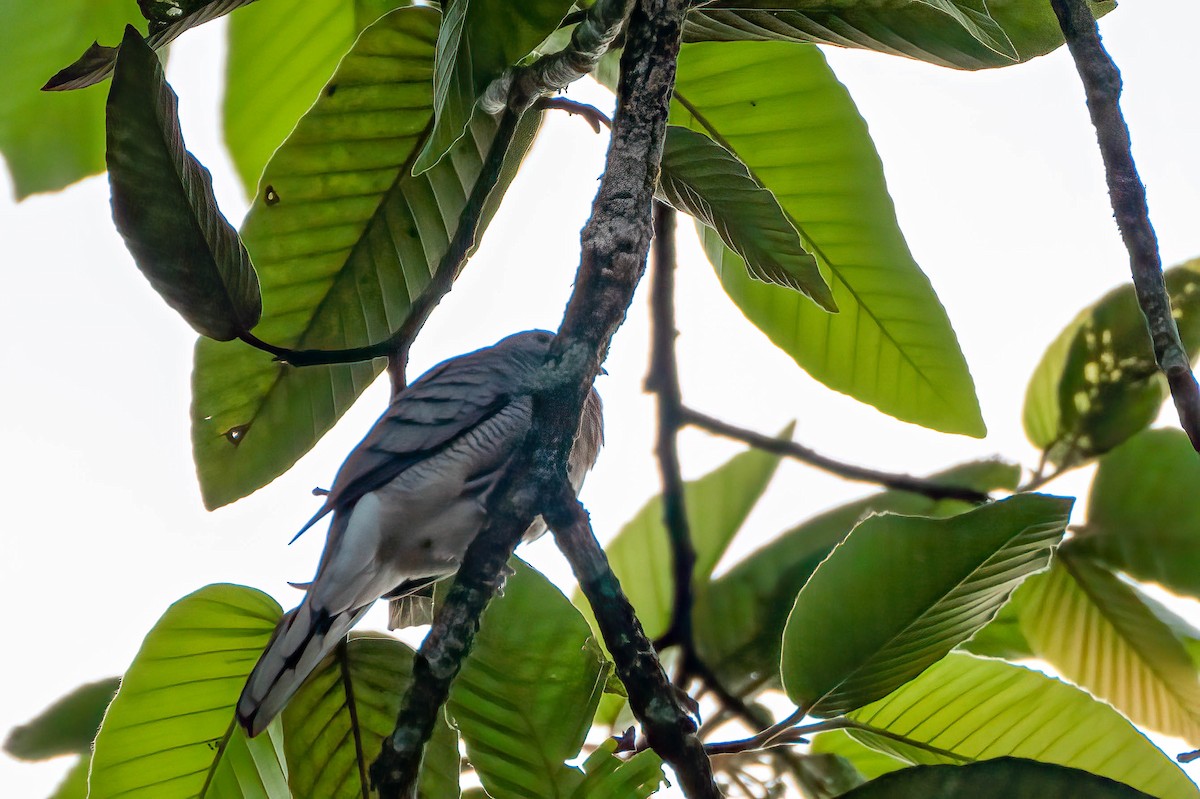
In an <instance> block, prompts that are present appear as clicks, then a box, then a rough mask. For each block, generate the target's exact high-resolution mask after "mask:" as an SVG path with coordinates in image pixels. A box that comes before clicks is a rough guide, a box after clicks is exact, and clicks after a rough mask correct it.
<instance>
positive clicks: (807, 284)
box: [658, 125, 837, 311]
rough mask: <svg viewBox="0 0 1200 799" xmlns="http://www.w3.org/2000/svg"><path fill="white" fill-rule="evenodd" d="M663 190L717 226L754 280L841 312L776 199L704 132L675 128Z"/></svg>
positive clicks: (679, 206) (672, 127)
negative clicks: (797, 294) (804, 296)
mask: <svg viewBox="0 0 1200 799" xmlns="http://www.w3.org/2000/svg"><path fill="white" fill-rule="evenodd" d="M658 188H659V193H660V194H661V196H662V197H663V199H665V200H666V201H667V202H668V203H670V204H671V205H672V206H674V207H675V208H677V209H679V210H680V211H683V212H684V213H688V214H691V215H692V216H694V217H695V218H696V219H698V220H700V221H701V222H703V223H704V224H706V225H708V226H709V227H710V228H712V229H713V230H714V231H715V232H716V233H717V234H718V235H719V236H720V237H721V241H723V242H725V245H726V246H727V247H729V248H730V249H732V250H733V251H734V252H736V253H737V254H738V255H739V256H741V257H742V259H743V260H744V261H745V263H746V269H748V270H749V272H750V276H751V277H753V278H755V279H756V280H761V281H763V282H764V283H773V284H775V285H777V286H785V287H787V288H791V289H795V290H796V291H799V292H803V293H804V294H805V295H806V296H807V297H809V298H811V299H812V300H813V301H814V302H816V303H817V304H818V305H820V306H821V307H822V308H824V309H825V310H827V311H836V310H837V305H836V304H835V303H834V301H833V295H831V294H830V293H829V285H828V284H827V283H826V282H825V279H824V278H823V277H821V271H820V270H819V269H818V268H817V259H816V258H814V257H813V256H812V253H810V252H808V251H807V250H805V249H804V245H803V244H802V243H801V242H800V236H799V235H797V233H796V229H795V228H794V227H792V223H791V222H789V221H788V218H787V215H786V214H785V213H784V212H783V209H782V208H780V207H779V203H778V202H777V201H776V200H775V196H774V195H773V194H771V192H769V191H767V190H766V189H764V188H763V187H762V186H760V185H759V184H758V183H757V181H755V180H754V178H752V177H751V176H750V173H749V171H748V170H747V169H746V165H745V164H743V163H742V162H740V161H738V159H737V156H735V155H734V154H733V153H731V152H729V151H728V150H726V149H725V148H724V147H722V146H721V145H719V144H717V143H716V142H714V141H713V140H712V139H710V138H708V137H707V136H705V135H704V134H703V133H697V132H695V131H693V130H689V129H687V128H682V127H679V126H678V125H669V126H668V127H667V137H666V141H665V142H664V144H663V157H662V173H661V174H660V175H659V179H658Z"/></svg>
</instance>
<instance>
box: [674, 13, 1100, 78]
mask: <svg viewBox="0 0 1200 799" xmlns="http://www.w3.org/2000/svg"><path fill="white" fill-rule="evenodd" d="M1089 5H1090V6H1091V8H1092V11H1093V13H1094V14H1095V15H1096V16H1097V17H1099V16H1102V15H1103V14H1105V13H1107V12H1108V11H1110V10H1111V9H1113V8H1114V7H1115V6H1116V3H1112V2H1100V3H1097V2H1089ZM683 36H684V41H688V42H700V41H743V40H755V41H767V40H772V39H782V40H784V41H792V42H812V43H815V44H833V45H838V46H839V47H854V48H862V49H865V50H874V51H876V52H880V53H888V54H891V55H900V56H907V57H908V58H915V59H918V60H921V61H927V62H929V63H931V64H938V65H940V66H945V67H955V68H957V69H987V68H990V67H1004V66H1009V65H1012V64H1017V63H1021V62H1024V61H1028V60H1029V59H1031V58H1035V57H1037V56H1040V55H1044V54H1046V53H1048V52H1050V51H1051V50H1053V49H1055V48H1057V47H1059V46H1060V45H1061V44H1062V43H1063V38H1062V32H1061V31H1060V29H1059V27H1058V21H1057V20H1056V19H1055V18H1054V12H1053V10H1052V9H1051V8H1050V5H1049V4H1048V3H1044V2H1042V0H1006V2H995V0H993V1H992V2H987V3H985V2H983V0H932V2H924V1H923V0H910V1H909V2H904V3H866V2H850V3H845V2H824V3H821V2H817V3H814V2H808V0H805V1H804V2H799V1H798V0H716V1H715V2H713V3H709V4H706V5H704V6H703V7H701V8H698V9H696V10H694V11H693V12H692V13H690V14H689V15H688V18H687V22H686V24H685V27H684V31H683Z"/></svg>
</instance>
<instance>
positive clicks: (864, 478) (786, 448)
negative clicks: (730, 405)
mask: <svg viewBox="0 0 1200 799" xmlns="http://www.w3.org/2000/svg"><path fill="white" fill-rule="evenodd" d="M680 415H681V416H682V418H683V421H684V422H685V423H686V424H690V425H693V426H695V427H699V428H700V429H701V430H707V431H708V432H710V433H714V434H716V435H719V436H724V437H726V438H732V439H735V440H737V441H744V442H745V443H747V444H749V445H750V446H752V447H756V448H757V449H761V450H763V451H765V452H773V453H775V454H776V455H783V456H786V457H788V458H795V459H796V460H798V461H803V462H804V463H807V464H808V465H810V466H815V467H817V468H818V469H822V470H824V471H827V472H829V473H830V474H836V475H837V476H838V477H844V478H846V479H847V480H858V481H861V482H865V483H877V484H879V485H881V486H884V487H885V488H891V489H895V490H897V491H908V492H909V493H912V494H920V495H922V496H926V497H929V498H930V499H958V500H962V501H963V502H973V503H975V504H982V503H984V502H988V501H989V499H990V497H988V495H987V494H985V493H983V492H982V491H976V490H975V489H973V488H964V487H961V486H953V485H946V484H945V483H942V482H939V481H937V480H927V479H922V478H920V477H913V476H911V475H907V474H896V473H894V472H881V471H878V470H876V469H867V468H865V467H862V466H854V465H853V464H849V463H842V462H841V461H835V460H833V459H832V458H827V457H825V456H824V455H821V454H820V453H817V452H814V451H813V450H811V449H809V448H808V447H805V446H803V445H801V444H797V443H795V442H794V441H780V440H779V439H777V438H771V437H770V436H764V435H762V434H761V433H756V432H754V431H753V430H746V429H745V428H741V427H736V426H734V425H731V424H729V423H727V422H722V421H721V420H720V419H714V418H713V417H711V416H706V415H705V414H703V413H700V412H699V411H695V410H692V409H691V408H687V407H684V408H681V409H680Z"/></svg>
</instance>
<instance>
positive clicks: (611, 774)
mask: <svg viewBox="0 0 1200 799" xmlns="http://www.w3.org/2000/svg"><path fill="white" fill-rule="evenodd" d="M616 748H617V742H616V740H615V739H612V738H609V739H608V740H606V741H605V742H604V743H602V744H600V745H599V746H598V747H596V751H594V752H592V753H591V754H590V755H588V758H587V760H585V761H583V771H584V778H583V781H582V782H580V783H579V787H578V788H576V789H575V791H574V793H572V794H571V795H570V796H571V799H610V797H621V799H646V797H648V796H650V795H651V794H653V793H654V792H655V791H656V790H658V786H659V785H660V784H661V783H662V782H663V771H662V760H661V759H660V758H659V756H658V755H657V754H655V753H654V750H653V749H644V750H642V751H641V752H638V753H637V754H636V755H634V756H633V757H631V758H629V759H628V760H622V759H621V758H619V757H617V756H616V755H615V754H614V752H615V751H616Z"/></svg>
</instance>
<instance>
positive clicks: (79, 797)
mask: <svg viewBox="0 0 1200 799" xmlns="http://www.w3.org/2000/svg"><path fill="white" fill-rule="evenodd" d="M91 765H92V753H91V752H88V753H87V754H84V755H81V756H80V757H79V759H78V760H77V761H75V765H73V766H71V770H70V771H68V772H67V774H66V776H65V777H63V779H62V782H60V783H59V784H58V787H57V788H55V789H54V793H52V794H51V795H50V799H87V795H88V768H90V767H91Z"/></svg>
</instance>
